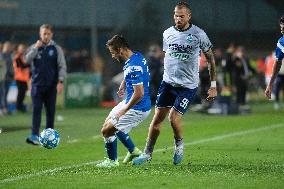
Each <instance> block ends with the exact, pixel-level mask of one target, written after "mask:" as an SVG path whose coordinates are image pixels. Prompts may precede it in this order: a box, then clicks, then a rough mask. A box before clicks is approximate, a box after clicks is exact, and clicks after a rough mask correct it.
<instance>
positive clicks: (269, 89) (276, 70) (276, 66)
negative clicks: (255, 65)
mask: <svg viewBox="0 0 284 189" xmlns="http://www.w3.org/2000/svg"><path fill="white" fill-rule="evenodd" d="M281 65H282V61H281V60H276V61H275V62H274V64H273V68H272V76H271V79H270V81H269V83H268V85H267V87H266V89H265V92H264V94H265V96H266V97H267V98H268V99H271V92H272V87H273V83H274V81H275V78H276V76H277V74H278V73H279V70H280V68H281Z"/></svg>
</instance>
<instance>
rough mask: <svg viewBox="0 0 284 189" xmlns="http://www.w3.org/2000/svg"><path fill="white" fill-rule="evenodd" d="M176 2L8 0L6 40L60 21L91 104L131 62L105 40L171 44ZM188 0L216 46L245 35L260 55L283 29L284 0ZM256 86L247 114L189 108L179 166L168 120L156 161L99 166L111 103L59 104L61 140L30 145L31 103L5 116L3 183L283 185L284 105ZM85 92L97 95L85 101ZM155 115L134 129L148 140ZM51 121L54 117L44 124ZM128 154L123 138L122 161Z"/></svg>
mask: <svg viewBox="0 0 284 189" xmlns="http://www.w3.org/2000/svg"><path fill="white" fill-rule="evenodd" d="M176 2H178V1H175V0H158V1H151V0H136V1H135V0H112V1H111V0H100V1H99V0H81V1H79V0H48V1H47V0H0V43H3V42H5V41H7V40H10V41H11V42H12V43H13V44H14V45H16V44H19V43H25V44H29V45H30V44H31V43H34V42H35V41H36V40H37V39H38V29H39V26H40V25H41V24H43V23H50V24H52V25H54V27H55V31H54V32H55V33H54V34H55V35H54V39H55V40H56V41H57V42H58V43H59V44H60V45H61V46H62V47H63V48H64V50H65V55H66V59H67V64H68V72H69V73H68V83H67V84H68V85H67V86H68V87H69V88H68V90H65V92H66V91H70V95H74V96H72V97H74V99H76V98H77V97H79V98H77V101H75V100H73V102H74V103H75V104H71V106H79V105H82V106H85V105H88V104H92V103H94V101H93V100H95V101H96V100H101V99H100V98H97V97H98V96H99V95H98V94H103V93H104V94H105V97H104V98H105V99H108V98H110V97H108V96H107V94H109V93H112V92H114V91H111V90H110V88H111V87H110V86H111V80H112V78H113V76H114V75H116V74H117V73H119V72H120V71H121V67H120V66H119V64H114V61H113V60H112V59H111V57H110V55H109V53H108V52H107V50H106V49H105V42H106V40H107V39H109V37H111V36H112V35H113V34H115V33H121V34H123V35H124V36H125V37H126V38H127V39H128V41H129V43H130V45H131V47H133V49H136V50H139V51H142V52H143V53H144V54H145V55H146V53H147V51H148V48H149V45H150V44H152V43H159V44H161V42H162V32H163V30H164V29H166V28H167V27H169V26H170V25H172V24H173V18H172V17H173V7H174V5H175V3H176ZM187 2H189V3H190V5H191V7H192V11H193V22H194V23H195V24H196V25H198V26H200V27H201V28H203V29H204V30H205V31H206V32H207V33H208V35H209V37H210V39H211V41H212V42H213V44H214V49H217V48H221V49H222V50H223V52H225V51H226V49H227V47H228V45H229V43H230V42H235V43H237V44H239V45H243V46H245V47H246V51H247V53H248V55H249V57H250V58H251V59H252V60H253V59H254V60H256V59H257V58H262V59H263V58H264V57H265V56H267V55H268V53H269V52H271V50H273V49H275V46H276V42H277V39H278V38H279V37H280V36H281V34H280V29H279V25H278V20H279V17H280V15H282V14H284V3H283V0H238V1H234V0H207V1H206V0H190V1H187ZM216 60H217V59H216ZM85 64H87V65H88V66H84V65H85ZM82 65H83V66H82ZM72 67H73V68H72ZM71 68H72V69H71ZM76 72H79V73H76ZM0 73H1V72H0ZM206 73H207V70H206ZM253 79H254V80H255V81H258V78H257V77H254V78H253ZM70 83H71V85H69V84H70ZM255 87H258V93H257V95H256V97H257V98H255V99H256V100H254V99H252V98H250V99H249V105H250V106H251V112H250V113H247V114H245V115H243V114H240V115H226V116H224V115H214V116H212V115H208V114H200V113H199V112H194V111H189V112H188V113H186V114H185V115H184V117H183V127H184V140H185V143H186V148H185V157H184V160H183V162H182V164H181V165H180V166H174V165H172V152H173V148H172V147H173V134H172V128H171V126H170V123H169V121H167V120H166V121H165V122H164V124H163V130H162V132H161V135H160V137H159V141H158V142H157V144H156V147H155V152H154V154H153V160H152V161H151V163H150V164H145V165H142V166H138V167H136V166H131V165H122V164H121V165H120V166H119V167H118V168H115V169H99V168H97V167H96V166H95V165H96V164H97V163H98V162H100V161H102V160H103V157H104V156H105V151H104V142H103V139H102V138H101V133H100V131H101V126H102V124H103V122H104V120H105V116H106V115H107V114H108V113H109V111H110V110H111V108H101V107H92V108H89V107H87V108H76V107H75V108H58V109H57V111H56V120H55V128H56V130H57V131H58V132H59V134H60V144H59V146H58V147H57V148H56V149H54V150H47V149H45V148H42V147H39V146H32V145H28V144H26V142H25V139H26V137H27V136H28V135H29V134H30V128H31V122H32V120H31V117H32V112H31V109H30V108H29V110H28V112H27V113H21V112H16V113H13V114H11V115H10V114H5V115H3V116H0V170H1V172H0V188H3V189H8V188H16V189H19V188H28V189H30V188H41V189H45V188H47V189H49V188H68V189H70V188H96V189H99V188H103V189H114V188H123V189H125V188H151V189H152V188H155V189H159V188H161V189H166V188H169V189H172V188H189V186H190V187H191V188H201V189H204V188H210V189H212V188H218V189H219V188H250V189H251V188H269V189H270V188H283V185H284V179H283V175H284V150H283V146H284V138H283V136H284V124H283V123H284V117H283V113H284V110H283V109H279V110H278V111H275V110H274V108H273V103H272V102H271V101H268V100H264V94H263V92H264V89H263V88H260V87H259V86H258V85H254V84H253V85H250V90H251V89H255ZM103 91H104V92H103ZM67 94H69V93H68V92H67V93H66V95H67ZM83 94H88V95H94V96H95V97H96V99H94V98H89V99H86V100H85V101H84V100H83V97H84V95H83ZM254 94H255V93H254ZM250 95H252V92H251V91H250ZM62 97H63V96H60V98H59V102H62ZM251 97H252V96H251ZM26 100H28V103H30V101H29V100H30V98H26ZM76 103H77V104H76ZM96 103H97V101H96V102H95V103H94V104H96ZM60 105H61V104H60ZM191 110H192V109H191ZM153 114H154V111H152V113H151V115H150V116H149V117H148V118H147V120H145V122H143V123H142V124H141V125H140V126H139V127H137V128H136V129H134V130H133V131H132V132H131V133H130V134H131V137H132V138H133V140H135V144H136V145H137V147H139V148H140V149H143V147H144V145H145V139H146V137H147V133H148V127H149V124H150V122H151V118H152V117H153ZM44 123H45V116H43V121H42V127H41V129H43V128H44V125H45V124H44ZM126 153H127V151H126V149H125V148H123V146H122V145H121V143H119V158H120V160H121V158H123V157H124V156H125V154H126Z"/></svg>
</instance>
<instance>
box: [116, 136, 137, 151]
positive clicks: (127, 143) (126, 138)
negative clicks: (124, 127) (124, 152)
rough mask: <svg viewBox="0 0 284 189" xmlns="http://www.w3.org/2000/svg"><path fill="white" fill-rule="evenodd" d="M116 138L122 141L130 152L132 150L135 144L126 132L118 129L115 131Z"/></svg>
mask: <svg viewBox="0 0 284 189" xmlns="http://www.w3.org/2000/svg"><path fill="white" fill-rule="evenodd" d="M116 136H117V138H118V139H119V140H120V141H121V142H122V144H123V145H124V146H125V147H126V148H127V149H128V151H129V152H130V153H132V152H133V151H134V148H135V145H134V143H133V142H132V140H131V138H130V136H129V135H128V134H127V133H124V132H122V131H118V132H117V133H116Z"/></svg>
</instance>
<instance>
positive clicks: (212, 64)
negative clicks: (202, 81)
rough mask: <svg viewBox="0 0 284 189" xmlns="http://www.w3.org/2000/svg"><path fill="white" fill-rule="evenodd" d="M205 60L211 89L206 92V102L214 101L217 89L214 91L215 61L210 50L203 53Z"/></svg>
mask: <svg viewBox="0 0 284 189" xmlns="http://www.w3.org/2000/svg"><path fill="white" fill-rule="evenodd" d="M204 55H205V57H206V60H207V62H208V70H209V75H210V81H211V87H210V88H209V90H208V97H207V98H206V99H207V100H208V101H211V100H214V98H215V97H216V96H217V89H216V78H217V76H216V65H215V59H214V55H213V51H212V49H209V50H208V51H207V52H205V53H204Z"/></svg>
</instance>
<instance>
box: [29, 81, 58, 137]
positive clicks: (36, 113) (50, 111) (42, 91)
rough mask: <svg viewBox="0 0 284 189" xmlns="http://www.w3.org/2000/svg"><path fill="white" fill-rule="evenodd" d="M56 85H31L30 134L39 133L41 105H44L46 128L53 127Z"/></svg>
mask: <svg viewBox="0 0 284 189" xmlns="http://www.w3.org/2000/svg"><path fill="white" fill-rule="evenodd" d="M56 94H57V90H56V86H32V91H31V96H32V103H33V115H32V134H33V135H39V129H40V123H41V110H42V106H43V105H44V107H45V114H46V128H52V129H53V128H54V116H55V105H56Z"/></svg>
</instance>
